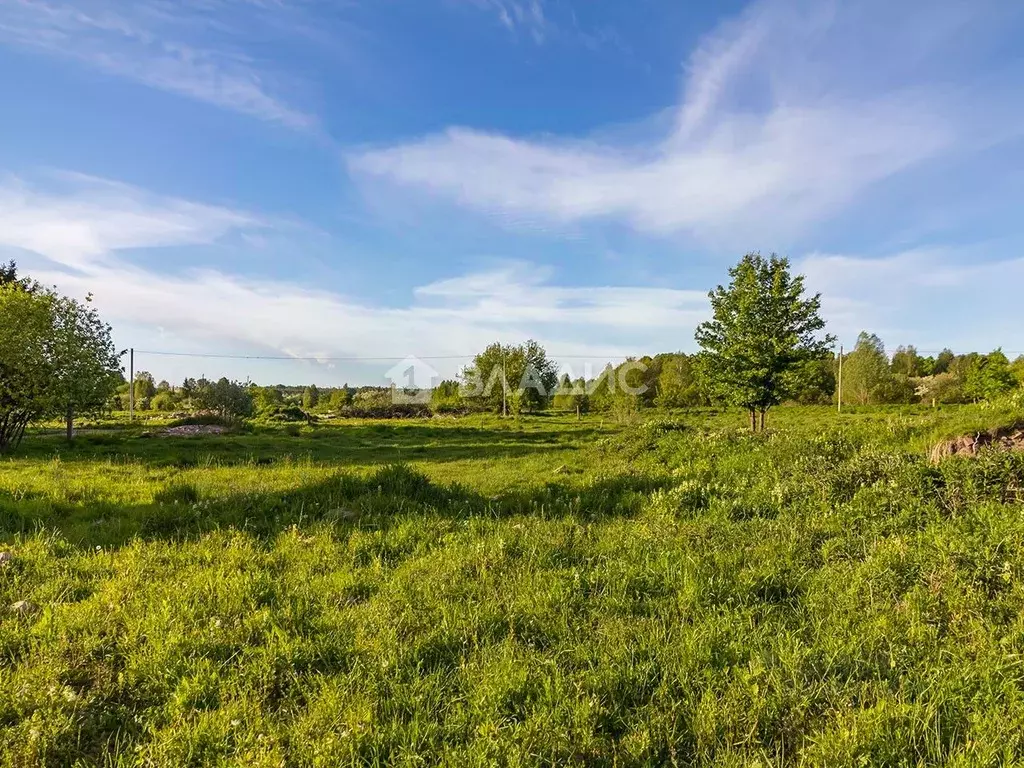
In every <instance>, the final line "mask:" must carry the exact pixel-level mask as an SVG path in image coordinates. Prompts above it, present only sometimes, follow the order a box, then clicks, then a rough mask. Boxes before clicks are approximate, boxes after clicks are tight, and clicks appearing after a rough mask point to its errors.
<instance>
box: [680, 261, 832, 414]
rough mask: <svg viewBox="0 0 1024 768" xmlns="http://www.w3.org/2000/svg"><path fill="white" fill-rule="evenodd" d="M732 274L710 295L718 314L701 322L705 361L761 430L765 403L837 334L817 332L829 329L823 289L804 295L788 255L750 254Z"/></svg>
mask: <svg viewBox="0 0 1024 768" xmlns="http://www.w3.org/2000/svg"><path fill="white" fill-rule="evenodd" d="M729 275H730V277H731V278H732V282H731V283H730V285H729V287H728V288H725V287H723V286H721V285H720V286H718V287H717V288H716V289H715V290H713V291H711V292H710V293H709V294H708V296H709V298H710V299H711V309H712V312H713V318H712V319H711V320H708V321H706V322H704V323H701V324H700V325H699V326H698V327H697V333H696V338H697V343H698V344H700V346H701V348H702V350H703V352H702V353H701V356H700V361H701V362H700V367H701V371H702V373H703V375H704V376H706V378H707V380H708V382H709V384H710V385H711V387H712V388H713V390H714V391H716V392H718V393H720V394H721V395H722V397H724V398H725V399H726V400H727V401H728V402H730V403H733V404H735V405H739V406H742V407H744V408H746V409H747V411H749V413H750V426H751V429H752V430H754V431H757V429H758V428H759V426H760V429H764V421H765V413H766V412H767V411H768V409H769V408H771V407H772V406H773V405H778V404H779V403H780V402H782V401H783V400H785V399H787V398H789V397H790V396H791V394H792V392H793V389H794V385H795V383H796V382H795V377H796V374H797V372H798V371H799V370H800V367H801V366H803V365H805V364H806V363H807V361H809V360H814V359H818V358H824V357H827V356H828V355H829V354H830V348H831V346H832V344H833V342H834V339H833V338H832V337H831V336H827V335H826V336H825V337H823V338H819V337H818V336H817V335H816V334H818V333H819V332H820V331H821V330H823V329H824V327H825V321H824V320H823V319H822V318H821V314H820V312H821V295H820V294H816V295H814V296H811V297H810V298H804V278H803V276H802V275H797V276H796V277H792V276H791V275H790V273H789V260H788V259H784V258H779V257H778V256H776V255H775V254H772V256H771V257H770V258H768V259H765V258H763V257H762V256H761V255H760V254H757V253H748V254H747V255H746V256H744V257H743V259H742V260H740V262H739V264H737V265H736V266H735V267H733V268H732V269H730V270H729ZM758 414H760V425H759V424H758V421H757V415H758Z"/></svg>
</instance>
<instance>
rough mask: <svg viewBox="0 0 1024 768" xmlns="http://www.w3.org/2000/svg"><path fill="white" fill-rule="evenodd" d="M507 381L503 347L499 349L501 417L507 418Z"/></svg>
mask: <svg viewBox="0 0 1024 768" xmlns="http://www.w3.org/2000/svg"><path fill="white" fill-rule="evenodd" d="M507 394H508V381H507V380H506V379H505V349H504V347H502V350H501V418H503V419H504V418H508V398H507Z"/></svg>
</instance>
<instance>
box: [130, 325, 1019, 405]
mask: <svg viewBox="0 0 1024 768" xmlns="http://www.w3.org/2000/svg"><path fill="white" fill-rule="evenodd" d="M493 347H494V348H497V350H498V352H499V353H500V354H501V355H503V357H504V360H505V367H504V380H505V382H506V386H505V389H504V391H503V389H502V384H501V382H502V377H501V375H500V374H501V373H502V371H500V370H498V364H497V363H494V364H492V365H488V352H487V351H485V352H484V353H481V354H480V355H478V356H477V359H476V361H475V365H474V366H471V367H470V368H468V369H467V370H466V371H465V372H464V373H463V375H462V376H461V377H460V378H459V379H457V380H455V379H453V380H446V381H442V382H440V384H438V386H436V387H434V388H433V389H431V390H402V389H394V388H391V387H370V386H364V387H351V386H349V385H348V384H345V385H344V386H341V387H317V386H316V385H309V386H301V385H299V386H296V385H283V384H279V385H275V386H257V385H254V384H248V383H239V382H232V381H230V380H228V379H226V378H222V379H220V380H218V381H210V380H207V379H205V378H200V379H186V380H185V381H184V382H183V383H182V384H181V385H180V386H177V387H174V386H171V384H169V383H168V382H166V381H161V382H159V383H157V382H155V381H154V379H153V376H152V375H151V374H149V373H147V372H145V371H143V372H140V373H138V374H137V375H136V377H135V383H134V389H135V408H136V409H138V410H140V411H147V410H154V411H161V412H178V411H189V412H194V411H212V412H216V413H220V414H222V415H225V416H227V415H234V416H243V417H260V418H264V419H266V420H270V421H302V420H307V419H310V418H314V417H317V416H324V417H330V416H333V417H362V418H389V417H392V418H394V417H408V416H427V415H431V414H464V413H471V412H483V411H490V412H501V411H502V410H503V409H504V410H505V411H506V412H508V413H513V414H514V413H521V412H538V411H544V410H555V411H562V412H566V411H567V412H580V413H587V412H605V413H618V414H623V413H630V412H636V411H639V410H644V409H650V408H664V409H681V408H696V407H703V406H715V405H721V404H723V403H722V401H721V399H720V398H718V397H716V396H715V394H714V389H713V387H712V386H710V385H709V382H708V381H706V380H705V377H704V376H703V374H702V366H701V356H700V355H699V354H685V353H681V352H677V353H665V354H659V355H655V356H653V357H652V356H644V357H637V358H630V359H628V360H626V361H624V362H623V363H621V364H619V365H618V366H611V365H609V366H608V367H607V368H606V369H605V370H603V371H602V372H601V374H600V375H599V376H596V377H594V378H591V379H589V380H584V379H582V378H577V379H576V380H572V379H570V377H569V375H568V374H563V375H562V377H561V379H559V378H558V375H557V368H556V367H555V365H554V364H553V363H552V362H551V361H549V360H548V359H547V357H546V354H545V353H544V350H543V348H541V347H539V345H536V344H533V346H532V347H530V346H528V345H521V346H507V347H504V348H502V347H498V346H497V345H493ZM488 349H489V350H492V348H488ZM517 356H518V357H517ZM531 356H532V359H531ZM490 357H491V358H493V360H499V359H500V358H499V355H498V354H497V353H495V354H493V355H491V356H490ZM839 368H840V366H839V357H838V355H833V356H831V357H828V358H823V359H819V360H812V361H810V362H808V363H807V364H806V365H804V366H803V367H802V368H801V369H800V370H799V371H798V373H797V374H795V381H794V385H793V386H792V388H791V390H792V392H793V393H794V396H793V397H792V399H791V400H790V402H792V403H794V404H800V405H826V404H834V403H836V401H837V398H838V392H839V386H838V385H839ZM481 369H483V370H481ZM482 379H483V380H490V381H492V382H493V383H494V386H492V387H491V388H490V389H489V390H486V391H479V390H480V389H481V388H480V381H481V380H482ZM524 379H525V383H526V384H527V385H528V386H526V387H524V386H523V384H524ZM1020 387H1024V355H1022V356H1020V357H1017V358H1016V359H1015V360H1013V361H1012V362H1011V361H1010V360H1009V359H1008V358H1007V356H1006V355H1005V354H1003V352H1002V351H1000V350H995V351H993V352H989V353H988V354H980V353H977V352H970V353H967V354H959V355H958V354H955V353H954V352H952V351H950V350H948V349H947V350H943V351H942V352H941V353H939V354H938V355H935V356H927V357H926V356H922V355H920V354H918V352H917V351H916V350H915V348H914V347H912V346H911V347H899V348H898V349H897V350H896V351H895V353H894V354H893V355H892V356H891V358H890V357H889V356H888V355H887V354H886V351H885V347H884V345H883V343H882V341H881V340H880V339H879V338H878V337H877V336H875V335H873V334H869V333H862V334H861V335H860V338H859V339H858V341H857V344H856V346H855V347H854V349H853V350H852V351H851V352H848V353H846V354H845V355H844V356H843V361H842V397H843V402H844V404H855V405H882V404H911V403H921V402H924V403H929V404H931V403H935V404H940V403H968V402H978V401H982V400H991V399H994V398H997V397H1000V396H1001V395H1004V394H1006V393H1008V392H1011V391H1013V390H1014V389H1017V388H1020ZM128 400H129V397H128V383H127V382H125V383H124V384H122V386H121V387H120V389H119V390H118V391H117V394H116V395H115V400H114V402H112V403H111V405H112V406H113V407H116V408H119V409H124V410H126V409H127V408H128Z"/></svg>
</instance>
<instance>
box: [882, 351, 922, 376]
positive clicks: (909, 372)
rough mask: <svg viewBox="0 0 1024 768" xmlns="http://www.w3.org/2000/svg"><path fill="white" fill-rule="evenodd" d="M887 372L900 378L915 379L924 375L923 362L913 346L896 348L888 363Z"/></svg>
mask: <svg viewBox="0 0 1024 768" xmlns="http://www.w3.org/2000/svg"><path fill="white" fill-rule="evenodd" d="M889 370H891V371H892V372H893V373H895V374H898V375H900V376H907V377H911V378H916V377H918V376H923V375H924V373H925V371H924V360H923V358H922V357H921V356H920V355H918V354H917V350H916V349H914V347H913V346H910V347H897V348H896V351H895V352H894V353H893V356H892V361H891V362H890V363H889Z"/></svg>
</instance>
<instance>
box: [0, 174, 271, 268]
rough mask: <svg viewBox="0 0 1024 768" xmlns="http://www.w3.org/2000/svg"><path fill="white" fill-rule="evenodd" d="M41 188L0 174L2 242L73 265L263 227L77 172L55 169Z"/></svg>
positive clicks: (231, 213)
mask: <svg viewBox="0 0 1024 768" xmlns="http://www.w3.org/2000/svg"><path fill="white" fill-rule="evenodd" d="M46 181H47V183H46V189H45V190H44V189H41V188H40V187H39V186H38V185H35V184H31V183H29V182H26V181H25V180H23V179H21V178H18V177H14V176H9V177H7V178H6V179H0V246H7V247H10V248H20V249H23V250H27V251H32V252H34V253H38V254H40V255H42V256H45V257H46V258H48V259H50V260H51V261H54V262H57V263H59V264H62V265H64V266H68V267H73V268H76V269H86V268H89V267H91V266H95V265H96V263H97V262H99V261H103V260H105V259H106V258H108V257H109V256H110V255H111V254H113V253H114V252H116V251H119V250H124V249H128V248H147V247H158V246H173V245H196V244H201V243H209V242H213V241H215V240H217V239H218V238H220V237H222V236H223V235H225V234H227V233H229V232H231V231H234V230H238V229H259V228H261V227H262V226H264V225H263V224H262V223H261V222H260V221H259V220H258V219H257V218H256V217H254V216H252V215H251V214H248V213H245V212H242V211H236V210H231V209H228V208H222V207H218V206H210V205H202V204H199V203H193V202H189V201H186V200H179V199H176V198H168V197H162V196H159V195H154V194H151V193H148V192H145V191H144V190H141V189H139V188H137V187H133V186H130V185H127V184H121V183H118V182H113V181H108V180H106V179H97V178H94V177H91V176H83V175H81V174H69V173H55V174H50V175H49V177H48V178H47V180H46Z"/></svg>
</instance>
